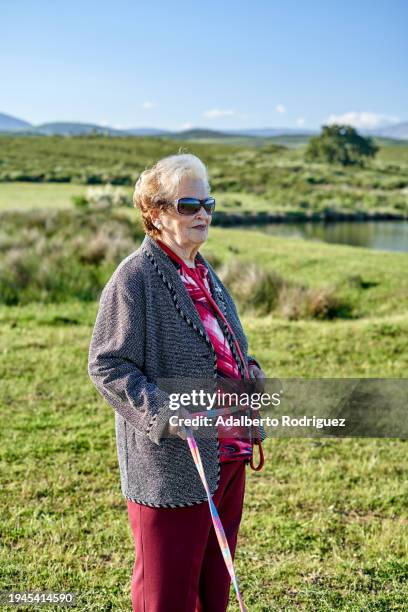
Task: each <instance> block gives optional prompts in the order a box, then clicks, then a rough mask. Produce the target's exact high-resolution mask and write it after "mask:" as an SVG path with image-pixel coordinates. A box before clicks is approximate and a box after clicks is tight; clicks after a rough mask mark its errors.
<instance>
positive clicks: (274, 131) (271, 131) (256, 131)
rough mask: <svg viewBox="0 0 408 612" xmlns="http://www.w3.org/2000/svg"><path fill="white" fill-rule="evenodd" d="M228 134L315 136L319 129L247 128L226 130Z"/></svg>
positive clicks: (266, 136)
mask: <svg viewBox="0 0 408 612" xmlns="http://www.w3.org/2000/svg"><path fill="white" fill-rule="evenodd" d="M225 133H227V134H233V135H234V136H254V137H256V138H272V137H274V136H286V135H295V136H313V135H314V134H318V133H319V132H318V130H305V129H301V128H253V129H246V130H225Z"/></svg>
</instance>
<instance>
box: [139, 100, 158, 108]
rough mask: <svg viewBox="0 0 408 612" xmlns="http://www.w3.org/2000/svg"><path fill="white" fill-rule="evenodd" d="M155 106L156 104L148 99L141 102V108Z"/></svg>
mask: <svg viewBox="0 0 408 612" xmlns="http://www.w3.org/2000/svg"><path fill="white" fill-rule="evenodd" d="M156 106H157V104H156V103H155V102H151V101H150V100H146V102H143V104H142V108H144V109H145V110H149V109H151V108H155V107H156Z"/></svg>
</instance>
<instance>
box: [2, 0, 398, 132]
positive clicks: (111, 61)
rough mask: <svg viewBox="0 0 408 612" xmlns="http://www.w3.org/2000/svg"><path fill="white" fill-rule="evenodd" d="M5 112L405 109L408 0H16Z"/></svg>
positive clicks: (124, 114)
mask: <svg viewBox="0 0 408 612" xmlns="http://www.w3.org/2000/svg"><path fill="white" fill-rule="evenodd" d="M4 4H5V3H2V5H1V6H0V23H1V24H2V25H1V36H0V83H1V89H0V112H5V113H8V114H12V115H15V116H17V117H20V118H23V119H26V120H27V121H30V122H32V123H42V122H48V121H55V120H60V121H83V122H92V123H102V124H103V123H105V124H108V125H112V126H116V127H146V126H149V127H158V128H167V129H174V130H177V129H183V128H186V127H190V126H207V127H210V128H214V129H221V128H238V129H239V128H247V127H292V128H295V127H302V128H312V129H315V128H318V127H319V126H320V125H322V123H325V122H327V121H329V122H330V121H334V120H336V119H338V120H340V119H344V120H345V121H347V122H348V123H352V124H354V125H356V127H377V126H379V125H383V124H386V123H389V122H398V121H404V120H408V79H407V74H408V36H407V23H408V3H407V2H406V0H389V1H387V2H386V1H385V0H381V1H378V0H370V1H366V0H354V1H353V2H350V1H349V0H342V1H341V2H340V1H330V0H325V1H320V0H308V1H304V0H299V1H297V2H294V1H293V0H285V1H284V2H274V1H266V0H252V2H243V1H242V0H236V1H235V2H232V1H230V0H226V1H223V0H218V1H213V0H206V1H205V2H204V1H202V2H195V1H194V0H190V1H184V0H183V1H176V0H175V1H174V2H163V1H160V0H158V1H156V2H154V3H148V2H138V1H137V0H136V1H133V2H128V1H124V0H117V1H116V2H106V1H105V0H100V1H98V2H97V1H94V0H91V1H87V0H83V1H82V2H78V1H77V0H71V1H70V2H67V3H62V2H55V0H54V1H44V0H37V1H35V2H34V1H32V0H20V1H19V2H12V0H6V6H5V5H4Z"/></svg>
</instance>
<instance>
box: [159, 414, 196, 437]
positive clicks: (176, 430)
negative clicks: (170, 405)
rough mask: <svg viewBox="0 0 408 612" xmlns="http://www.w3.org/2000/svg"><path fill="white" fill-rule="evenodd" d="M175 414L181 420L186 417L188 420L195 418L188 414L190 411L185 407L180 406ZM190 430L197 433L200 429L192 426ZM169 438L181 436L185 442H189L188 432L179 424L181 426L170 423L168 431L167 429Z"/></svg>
mask: <svg viewBox="0 0 408 612" xmlns="http://www.w3.org/2000/svg"><path fill="white" fill-rule="evenodd" d="M175 414H176V416H178V417H180V418H184V417H185V418H188V419H191V418H192V417H193V416H194V415H193V414H191V413H190V412H188V410H186V409H185V408H183V406H180V407H179V408H178V409H177V410H176V411H175ZM172 416H173V415H172ZM190 429H193V430H194V431H195V430H196V429H198V427H197V425H190ZM167 436H179V437H180V438H182V439H183V440H187V434H186V430H185V428H184V426H183V425H181V424H179V425H178V424H176V425H170V422H169V423H168V424H167V429H166V437H167Z"/></svg>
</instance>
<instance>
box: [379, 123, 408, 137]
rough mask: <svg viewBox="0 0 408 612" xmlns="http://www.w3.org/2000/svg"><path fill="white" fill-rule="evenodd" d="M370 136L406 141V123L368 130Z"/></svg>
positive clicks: (407, 127)
mask: <svg viewBox="0 0 408 612" xmlns="http://www.w3.org/2000/svg"><path fill="white" fill-rule="evenodd" d="M370 134H371V135H373V136H382V137H383V138H394V139H397V140H408V121H404V122H403V123H396V124H394V125H389V126H387V127H383V128H377V129H375V130H370Z"/></svg>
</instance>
